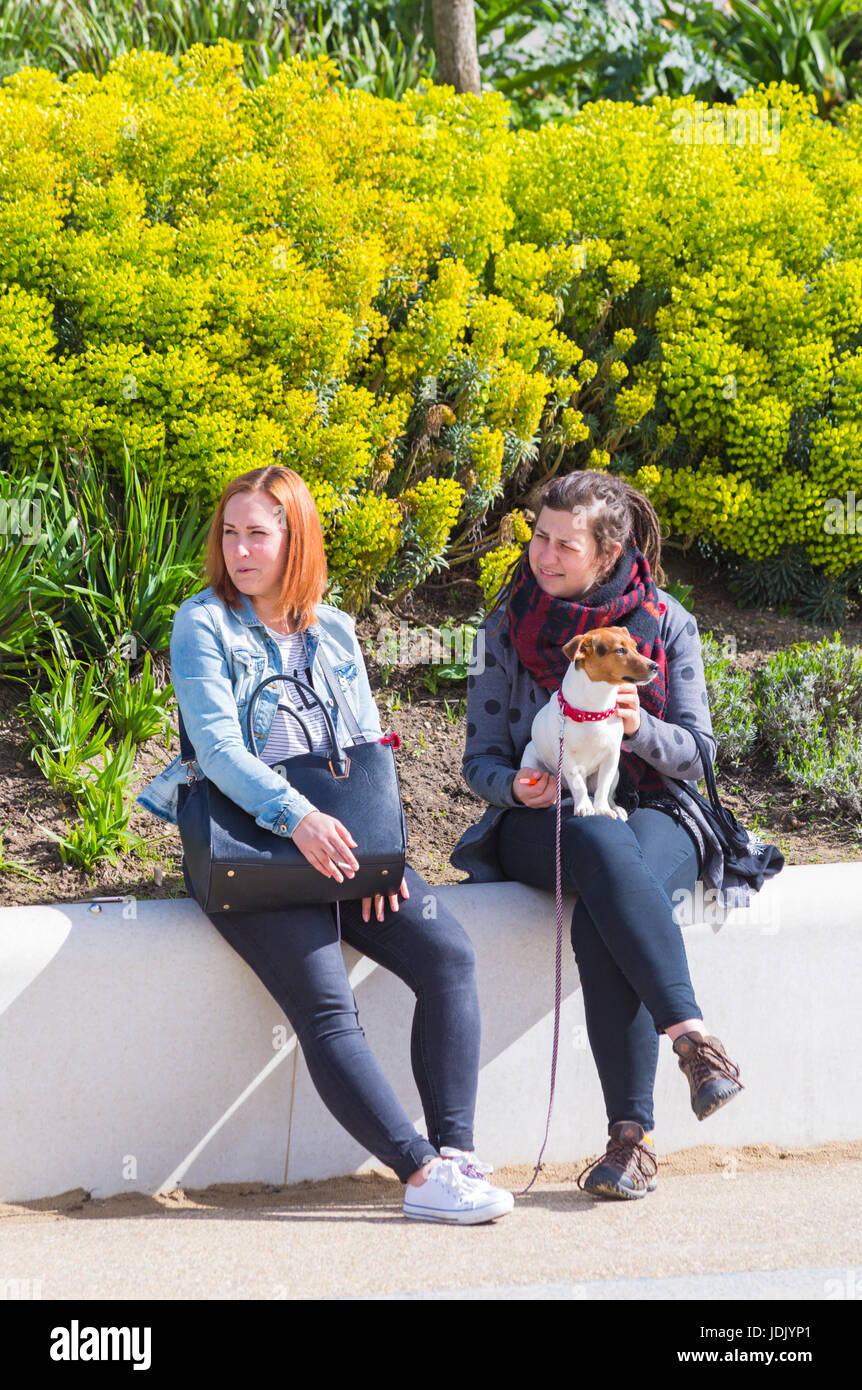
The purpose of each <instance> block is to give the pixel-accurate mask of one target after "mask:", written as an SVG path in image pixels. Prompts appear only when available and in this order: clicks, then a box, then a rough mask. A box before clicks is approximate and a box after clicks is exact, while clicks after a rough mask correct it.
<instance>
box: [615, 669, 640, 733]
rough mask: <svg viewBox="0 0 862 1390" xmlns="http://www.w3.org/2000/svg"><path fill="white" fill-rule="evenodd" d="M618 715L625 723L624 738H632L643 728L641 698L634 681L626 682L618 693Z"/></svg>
mask: <svg viewBox="0 0 862 1390" xmlns="http://www.w3.org/2000/svg"><path fill="white" fill-rule="evenodd" d="M616 713H617V714H618V715H619V716H620V719H621V720H622V721H623V736H624V737H625V738H631V737H632V735H633V734H636V733H637V731H638V729H639V728H640V726H641V702H640V696H639V695H638V688H637V686H636V685H635V684H634V683H633V682H632V681H624V682H623V684H622V685H621V686H620V688H619V690H618V691H617V707H616Z"/></svg>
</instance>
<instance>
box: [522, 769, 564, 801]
mask: <svg viewBox="0 0 862 1390" xmlns="http://www.w3.org/2000/svg"><path fill="white" fill-rule="evenodd" d="M512 795H513V797H514V798H515V800H516V801H521V802H523V804H524V805H525V806H553V804H554V802H555V801H556V799H557V779H556V776H555V775H554V773H553V772H539V770H538V769H537V768H535V767H520V768H518V771H517V772H516V773H515V780H514V781H513V783H512Z"/></svg>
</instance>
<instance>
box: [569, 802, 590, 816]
mask: <svg viewBox="0 0 862 1390" xmlns="http://www.w3.org/2000/svg"><path fill="white" fill-rule="evenodd" d="M572 814H573V815H575V816H594V815H595V814H596V812H595V807H594V806H593V805H592V804H591V802H589V801H586V802H584V804H583V805H582V806H576V807H575V809H574V811H573V813H572Z"/></svg>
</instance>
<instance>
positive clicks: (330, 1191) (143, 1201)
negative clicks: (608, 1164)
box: [0, 1140, 862, 1253]
mask: <svg viewBox="0 0 862 1390" xmlns="http://www.w3.org/2000/svg"><path fill="white" fill-rule="evenodd" d="M595 1156H596V1155H595V1154H591V1155H588V1156H587V1157H585V1158H584V1159H582V1160H579V1161H578V1162H576V1163H571V1164H569V1163H566V1164H560V1163H558V1164H545V1165H543V1168H542V1171H541V1173H540V1174H539V1177H538V1178H537V1179H536V1183H535V1185H534V1186H533V1188H532V1189H531V1192H530V1194H529V1195H530V1197H532V1198H535V1197H539V1196H540V1195H541V1193H542V1192H543V1191H545V1190H547V1191H551V1190H553V1191H555V1192H565V1191H566V1189H567V1188H574V1190H575V1191H576V1192H577V1191H578V1189H577V1186H576V1180H577V1176H578V1174H579V1173H580V1172H581V1170H582V1168H584V1166H585V1165H586V1164H587V1163H588V1162H589V1161H590V1159H591V1158H594V1157H595ZM658 1159H659V1171H658V1177H659V1179H662V1178H673V1177H683V1176H693V1175H695V1174H711V1175H713V1176H716V1175H718V1176H721V1177H723V1178H731V1177H735V1176H737V1175H739V1174H741V1173H752V1172H757V1171H759V1170H762V1169H766V1168H782V1169H784V1170H785V1171H789V1170H797V1169H806V1168H811V1167H820V1166H827V1167H828V1166H830V1165H833V1164H836V1163H854V1162H856V1163H862V1140H847V1141H845V1142H841V1143H831V1144H819V1145H817V1146H816V1147H813V1148H804V1149H783V1148H780V1147H779V1146H778V1145H777V1144H749V1145H746V1146H744V1147H742V1148H737V1149H725V1148H721V1147H720V1146H719V1145H715V1144H705V1145H698V1147H697V1148H692V1149H678V1150H677V1151H676V1152H675V1153H671V1154H659V1155H658ZM532 1176H533V1169H532V1168H528V1167H511V1168H499V1169H497V1170H496V1171H495V1173H494V1175H493V1182H494V1183H495V1184H496V1185H497V1186H498V1187H506V1188H508V1189H509V1190H510V1191H511V1192H517V1191H519V1190H520V1189H521V1188H523V1187H525V1186H526V1184H527V1183H528V1182H529V1181H530V1179H531V1177H532ZM402 1194H403V1188H402V1186H401V1184H400V1183H399V1182H398V1180H397V1179H396V1178H395V1177H394V1176H393V1175H392V1174H391V1173H389V1171H388V1169H387V1170H385V1171H383V1170H381V1171H379V1172H377V1171H372V1172H366V1173H361V1174H355V1175H352V1176H351V1177H346V1178H330V1179H328V1180H326V1181H325V1182H301V1183H292V1184H290V1185H289V1186H287V1187H276V1186H275V1185H273V1184H271V1183H263V1182H248V1183H214V1184H213V1185H211V1186H210V1187H205V1188H194V1187H189V1188H183V1187H177V1188H174V1189H173V1190H172V1191H170V1192H164V1193H159V1194H157V1195H156V1196H152V1195H150V1194H149V1193H146V1192H120V1193H117V1195H116V1196H114V1197H106V1198H101V1199H93V1198H91V1197H90V1194H89V1193H88V1192H87V1191H86V1190H85V1189H84V1188H82V1187H77V1188H73V1189H72V1190H71V1191H69V1192H62V1193H59V1194H58V1195H56V1196H51V1197H41V1198H39V1199H35V1200H32V1201H29V1202H3V1203H0V1223H3V1224H6V1223H9V1222H16V1223H17V1222H31V1221H63V1220H79V1219H82V1218H85V1219H86V1218H95V1219H99V1220H106V1219H109V1218H112V1217H135V1216H151V1215H153V1214H154V1213H159V1212H178V1211H181V1212H201V1213H203V1212H212V1213H215V1212H219V1211H239V1212H242V1211H245V1212H248V1213H249V1214H254V1213H256V1212H263V1211H270V1212H274V1211H295V1210H308V1211H313V1210H314V1209H317V1208H321V1207H333V1208H335V1207H337V1208H339V1209H341V1210H343V1209H344V1208H345V1207H349V1206H350V1205H351V1204H352V1203H356V1204H357V1205H358V1206H361V1207H368V1206H372V1207H386V1206H389V1205H390V1204H391V1203H393V1202H395V1201H398V1202H399V1203H400V1201H401V1196H402ZM602 1205H604V1204H602ZM860 1253H862V1252H860Z"/></svg>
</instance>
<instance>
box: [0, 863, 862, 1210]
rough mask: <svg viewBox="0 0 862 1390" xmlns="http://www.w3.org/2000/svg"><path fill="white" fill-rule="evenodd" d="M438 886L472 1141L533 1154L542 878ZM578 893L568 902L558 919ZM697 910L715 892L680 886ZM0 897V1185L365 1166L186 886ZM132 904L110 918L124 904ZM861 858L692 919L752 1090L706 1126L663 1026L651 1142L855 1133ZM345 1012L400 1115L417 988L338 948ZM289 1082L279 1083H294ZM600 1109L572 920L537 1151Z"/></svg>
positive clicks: (258, 991) (544, 956) (700, 956)
mask: <svg viewBox="0 0 862 1390" xmlns="http://www.w3.org/2000/svg"><path fill="white" fill-rule="evenodd" d="M429 891H431V892H433V893H436V894H439V895H440V897H441V899H442V900H444V901H445V902H446V905H447V906H448V907H449V908H450V910H452V911H453V912H454V913H455V915H456V916H457V917H458V918H459V920H460V921H461V922H462V923H463V925H464V927H465V928H466V930H467V931H468V932H469V934H470V936H471V938H472V940H473V942H474V945H475V947H476V951H477V956H478V963H479V989H480V998H481V1005H482V1022H483V1039H482V1061H481V1075H480V1081H479V1099H478V1108H477V1115H476V1144H477V1148H478V1150H479V1152H480V1154H482V1155H483V1156H486V1157H487V1158H488V1160H489V1161H490V1162H492V1163H494V1164H496V1165H502V1164H510V1163H529V1162H534V1161H535V1159H536V1157H537V1155H538V1151H539V1148H540V1145H541V1141H542V1137H543V1135H544V1130H545V1116H546V1112H547V1103H548V1082H549V1073H550V1058H551V1043H552V1037H553V1002H554V945H555V933H556V926H555V911H554V899H553V895H552V894H548V893H542V892H539V891H538V890H535V889H531V888H527V887H525V886H523V885H520V884H515V883H502V884H472V885H471V884H459V885H454V886H447V887H442V888H437V889H433V890H429ZM573 901H574V899H571V898H567V899H566V901H565V908H566V920H568V916H569V914H570V910H571V906H572V903H573ZM699 906H700V908H701V910H702V911H703V910H704V909H705V915H707V916H708V914H709V904H708V900H707V901H704V900H703V899H702V898H701V900H700V904H699V902H698V899H697V898H695V900H694V907H695V915H697V913H698V907H699ZM134 910H135V911H136V914H137V915H136V917H135V918H134V919H129V917H128V914H129V911H130V908H129V906H128V905H126V906H125V907H124V905H123V904H122V903H116V904H107V905H105V907H104V908H103V910H102V913H101V914H100V915H98V916H95V915H93V914H92V913H91V912H90V911H89V905H88V904H87V903H76V904H71V905H69V904H66V905H63V906H57V907H50V906H46V907H14V908H4V909H0V1109H2V1113H3V1115H4V1116H5V1123H4V1125H3V1127H2V1130H0V1200H2V1201H27V1200H30V1199H33V1198H37V1197H43V1196H48V1195H50V1194H53V1193H57V1192H63V1191H67V1190H69V1189H70V1188H75V1187H84V1188H86V1189H87V1190H88V1191H89V1192H91V1193H92V1195H93V1196H95V1197H104V1196H109V1195H112V1194H114V1193H117V1192H122V1191H130V1190H137V1191H149V1192H154V1191H159V1190H162V1189H165V1188H170V1187H173V1186H177V1185H181V1184H182V1185H186V1186H193V1187H206V1186H207V1185H209V1184H210V1183H215V1182H241V1181H263V1182H272V1183H275V1184H279V1185H280V1184H282V1183H284V1182H298V1181H301V1180H303V1179H307V1178H326V1177H334V1176H339V1175H343V1174H347V1173H352V1172H356V1171H358V1170H359V1169H360V1168H362V1167H363V1166H366V1164H367V1163H369V1162H370V1160H369V1158H368V1155H367V1154H366V1153H365V1152H364V1151H363V1150H362V1149H360V1148H359V1146H358V1145H357V1144H356V1143H355V1142H354V1141H353V1140H352V1139H351V1138H350V1137H349V1136H348V1135H347V1134H346V1133H345V1132H344V1131H343V1130H342V1129H341V1128H340V1126H338V1125H337V1124H336V1122H335V1121H334V1120H333V1119H332V1117H331V1116H330V1115H329V1114H328V1112H327V1111H326V1110H325V1108H324V1107H323V1105H322V1103H321V1102H320V1100H319V1099H318V1097H317V1095H316V1092H315V1091H314V1088H313V1087H312V1085H311V1082H310V1080H309V1076H308V1072H307V1069H306V1067H305V1065H304V1063H303V1061H302V1058H301V1054H298V1053H297V1049H296V1047H295V1040H294V1037H293V1033H292V1030H291V1029H290V1026H289V1024H288V1023H287V1021H286V1019H285V1018H284V1015H283V1014H282V1012H281V1010H280V1009H279V1008H278V1006H277V1005H276V1003H275V1001H274V1000H273V999H272V998H271V997H270V995H269V994H268V992H267V991H266V990H265V989H264V987H263V986H262V985H261V984H260V982H259V981H258V980H257V978H256V976H255V975H254V974H253V972H252V971H251V970H250V969H249V968H248V967H247V966H246V965H245V963H244V962H243V961H242V960H241V959H240V958H239V957H238V956H237V955H236V954H235V953H234V952H233V951H232V950H231V948H230V947H229V946H228V945H227V944H226V942H224V941H223V939H222V938H221V937H220V936H219V935H218V933H217V932H216V931H215V930H214V929H213V928H212V926H211V925H210V923H209V921H208V920H207V918H206V916H205V915H204V914H203V912H201V910H200V909H199V908H198V906H197V904H196V903H194V902H193V901H191V900H190V899H187V898H186V899H178V900H165V901H145V902H138V903H136V904H135V905H134ZM124 912H125V913H126V916H125V917H124V915H123V913H124ZM860 925H862V863H848V864H826V865H803V866H796V867H791V868H787V869H785V870H784V871H783V872H782V873H781V874H779V875H778V877H777V878H775V879H773V880H771V882H769V883H767V884H766V886H765V887H764V889H763V892H762V893H760V894H758V895H757V896H756V897H755V898H754V899H753V901H752V906H751V907H750V908H749V909H746V910H744V911H743V910H737V911H734V912H731V913H730V914H729V916H728V918H727V920H726V922H725V923H724V924H723V925H722V926H720V927H715V926H711V925H709V924H708V922H695V923H694V924H693V925H691V926H687V927H686V928H685V939H686V946H687V950H688V954H689V961H690V964H691V969H692V977H693V980H694V984H695V990H696V992H697V996H698V999H699V1001H700V1004H701V1008H702V1010H703V1013H704V1017H705V1019H706V1021H707V1024H708V1026H709V1027H711V1028H712V1029H713V1031H715V1032H716V1033H718V1035H719V1036H720V1037H721V1039H722V1041H723V1042H724V1043H725V1045H726V1047H727V1049H728V1051H729V1053H730V1055H731V1056H732V1057H733V1058H734V1059H735V1060H736V1061H738V1062H739V1063H740V1066H741V1068H742V1076H743V1080H744V1081H745V1084H746V1089H745V1091H744V1092H743V1093H742V1094H741V1095H740V1096H739V1097H738V1098H737V1099H735V1100H734V1101H733V1103H732V1104H731V1105H728V1106H727V1107H726V1108H724V1109H723V1110H720V1111H718V1112H717V1113H716V1114H715V1115H713V1116H711V1117H710V1118H709V1119H708V1120H707V1121H705V1122H704V1124H702V1125H701V1124H700V1123H698V1121H697V1120H696V1119H695V1117H694V1115H693V1114H692V1113H691V1110H690V1108H689V1102H688V1086H687V1083H686V1082H685V1080H684V1078H683V1077H682V1076H681V1075H680V1074H679V1071H678V1068H677V1064H676V1059H675V1058H674V1056H673V1054H672V1053H671V1050H670V1044H669V1043H668V1041H667V1039H663V1040H662V1043H661V1047H660V1057H659V1068H658V1076H657V1081H656V1130H655V1140H656V1146H657V1148H658V1150H659V1151H660V1152H661V1151H664V1152H667V1151H669V1150H672V1149H676V1148H685V1147H690V1146H691V1145H693V1144H698V1143H710V1144H720V1145H723V1146H728V1147H733V1146H738V1145H743V1144H756V1143H764V1144H766V1143H778V1144H786V1145H788V1146H799V1145H809V1144H817V1143H824V1142H827V1141H830V1140H841V1139H859V1138H862V1087H860V1086H859V1077H858V1066H857V1065H856V1064H855V1062H854V1061H853V1059H854V1057H855V1056H856V1049H855V1041H854V1040H855V1036H856V1031H857V1027H858V1012H859V1000H860V998H862V932H860V930H859V928H860ZM344 949H345V960H346V963H347V967H348V970H349V972H350V978H351V983H352V985H353V988H354V990H355V991H356V996H357V1001H358V1003H359V1008H360V1017H361V1020H362V1025H363V1027H364V1029H365V1031H366V1034H367V1036H368V1038H369V1041H370V1042H371V1044H372V1046H373V1047H374V1049H375V1051H376V1053H377V1056H378V1057H379V1059H380V1061H381V1064H382V1065H383V1067H384V1069H385V1071H386V1074H387V1076H388V1077H389V1079H390V1081H391V1082H392V1084H393V1086H394V1087H395V1089H396V1091H397V1092H398V1094H399V1096H400V1097H401V1099H402V1101H403V1103H404V1105H405V1108H406V1109H407V1112H408V1114H409V1115H410V1117H411V1119H413V1120H414V1121H416V1123H417V1126H418V1127H419V1128H422V1124H423V1122H422V1118H421V1107H420V1105H419V1102H418V1098H417V1094H416V1090H415V1086H414V1083H413V1078H412V1075H411V1071H410V1061H409V1054H410V1045H409V1044H410V1023H411V1015H412V999H413V996H412V995H411V993H410V991H409V990H408V989H407V987H406V986H405V985H403V984H402V983H401V981H399V980H397V979H396V978H395V977H394V976H392V975H390V974H387V972H385V971H384V970H382V969H381V968H379V967H377V966H375V965H374V964H373V963H372V962H370V961H368V960H366V959H364V958H363V957H361V956H359V955H358V954H357V953H356V952H355V951H353V950H351V949H350V948H349V947H345V948H344ZM291 1102H292V1104H291ZM605 1135H606V1119H605V1115H604V1107H603V1104H602V1098H601V1092H600V1088H599V1083H598V1078H597V1075H596V1071H595V1066H594V1063H593V1060H592V1056H591V1054H590V1051H589V1047H588V1044H587V1039H586V1031H585V1028H584V1013H583V1000H582V997H581V993H580V989H579V985H578V977H577V971H576V968H575V965H574V960H573V956H572V952H571V947H570V946H569V944H568V938H567V939H566V943H565V948H564V973H563V1008H562V1016H561V1033H560V1060H559V1067H558V1074H557V1094H556V1100H555V1103H554V1116H553V1121H552V1124H551V1137H550V1140H549V1142H548V1147H547V1150H546V1158H547V1159H548V1161H549V1162H571V1161H573V1160H574V1159H577V1158H580V1157H582V1156H584V1155H588V1154H593V1153H597V1152H599V1150H600V1149H601V1148H602V1147H603V1146H604V1137H605Z"/></svg>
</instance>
